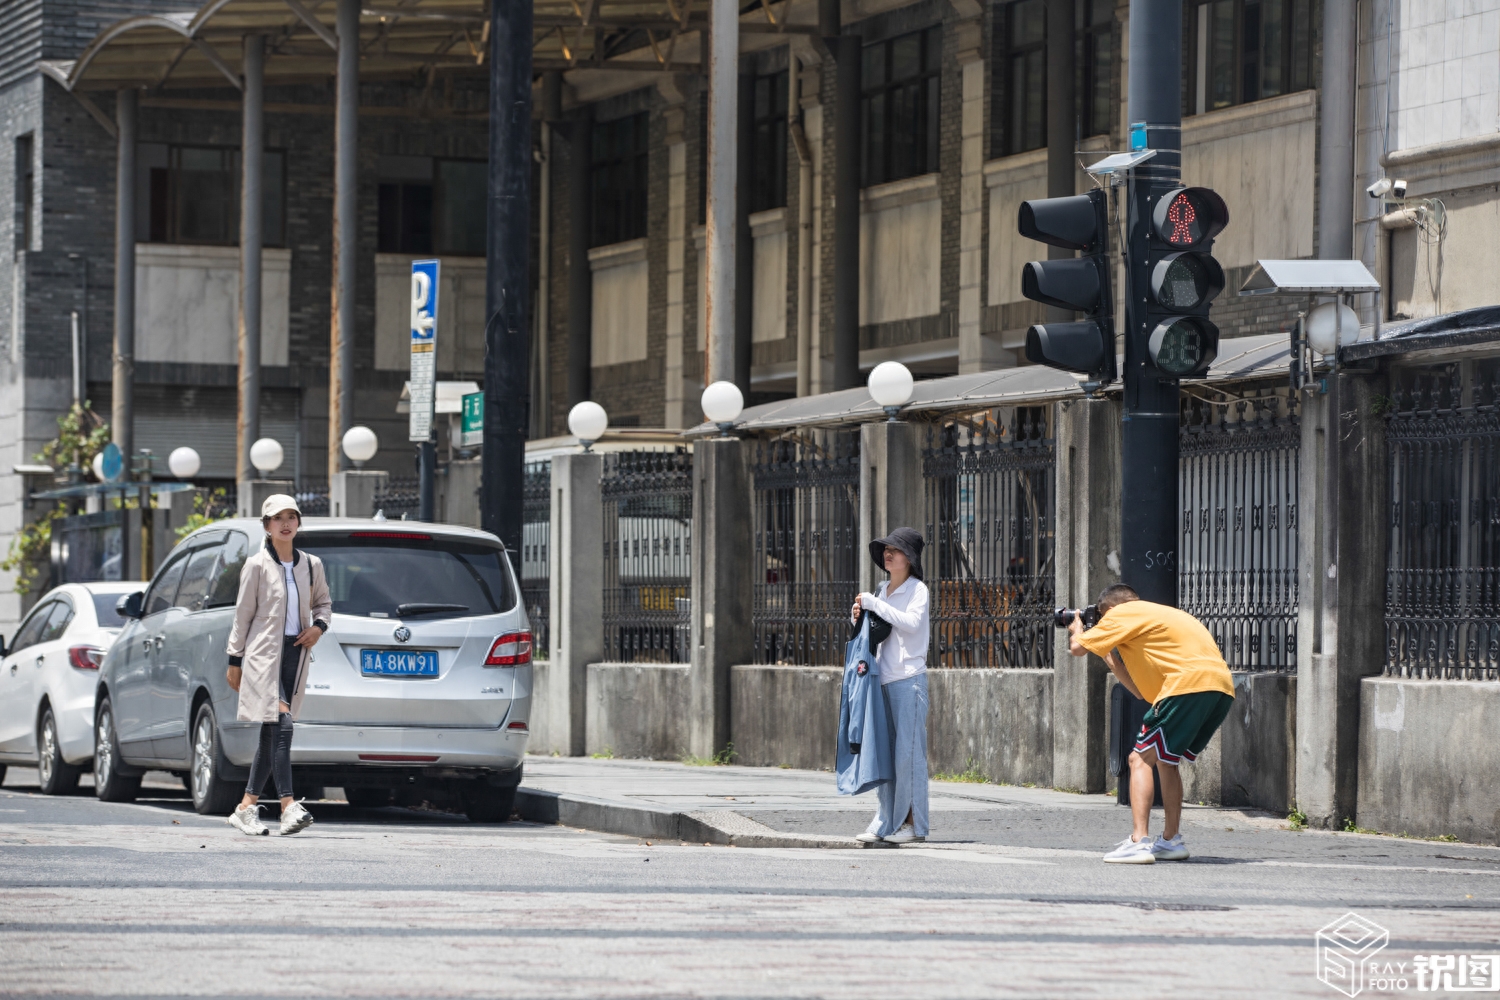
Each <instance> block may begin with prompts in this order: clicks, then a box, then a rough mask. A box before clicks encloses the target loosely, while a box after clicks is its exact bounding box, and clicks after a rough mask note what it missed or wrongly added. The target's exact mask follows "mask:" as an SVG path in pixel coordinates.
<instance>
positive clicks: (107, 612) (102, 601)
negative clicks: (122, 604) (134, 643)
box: [91, 594, 125, 628]
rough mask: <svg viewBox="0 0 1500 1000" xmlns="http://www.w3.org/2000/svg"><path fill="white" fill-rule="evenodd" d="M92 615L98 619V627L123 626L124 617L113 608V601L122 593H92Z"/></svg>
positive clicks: (121, 595)
mask: <svg viewBox="0 0 1500 1000" xmlns="http://www.w3.org/2000/svg"><path fill="white" fill-rule="evenodd" d="M91 596H92V597H93V598H94V615H95V616H96V617H97V618H98V619H99V627H100V628H124V627H125V619H123V618H121V617H120V613H119V612H118V611H116V610H115V603H116V602H117V601H119V599H120V598H122V597H124V596H125V595H124V594H93V595H91Z"/></svg>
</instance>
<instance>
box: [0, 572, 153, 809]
mask: <svg viewBox="0 0 1500 1000" xmlns="http://www.w3.org/2000/svg"><path fill="white" fill-rule="evenodd" d="M142 586H143V584H141V583H139V582H130V581H124V582H108V583H65V584H63V585H62V586H60V587H55V588H53V589H52V590H50V591H48V592H47V594H46V595H45V596H43V597H42V599H41V600H39V601H37V602H36V607H34V608H32V609H31V614H29V615H27V616H26V620H25V621H23V622H22V623H21V627H20V628H19V629H17V630H16V634H15V637H14V638H13V639H12V640H11V641H10V643H9V645H6V643H5V641H4V638H3V637H0V656H3V657H4V659H3V660H0V781H3V780H4V779H5V768H6V765H7V764H21V765H25V766H27V767H35V768H36V769H37V771H38V773H39V776H40V779H41V786H42V791H43V792H45V793H46V794H48V795H66V794H68V793H69V792H71V791H73V789H75V788H76V787H78V775H79V773H80V772H81V771H83V770H84V769H85V766H86V765H89V764H90V763H91V762H92V761H93V757H94V691H95V689H96V688H97V687H98V683H99V664H100V663H102V662H103V661H104V653H105V651H106V650H108V649H109V647H110V645H111V644H112V643H113V642H114V641H115V637H116V636H117V635H119V634H120V628H121V626H122V625H123V624H124V620H123V619H122V618H121V617H120V615H119V613H118V612H116V611H115V604H116V602H117V601H119V599H120V598H121V597H123V596H124V595H126V594H130V593H134V592H135V591H137V590H140V589H141V587H142ZM80 765H84V766H80Z"/></svg>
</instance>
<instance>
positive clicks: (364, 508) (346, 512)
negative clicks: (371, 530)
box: [328, 469, 390, 517]
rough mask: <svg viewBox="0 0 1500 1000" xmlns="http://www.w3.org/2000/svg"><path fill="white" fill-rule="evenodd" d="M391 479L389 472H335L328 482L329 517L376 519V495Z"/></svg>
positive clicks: (361, 470) (356, 470)
mask: <svg viewBox="0 0 1500 1000" xmlns="http://www.w3.org/2000/svg"><path fill="white" fill-rule="evenodd" d="M389 479H390V473H389V472H370V471H366V470H364V469H351V470H349V471H348V472H335V473H334V474H333V478H332V479H330V480H329V481H328V516H329V517H374V516H375V494H376V493H377V492H379V490H380V488H381V487H382V486H384V485H385V484H386V481H387V480H389Z"/></svg>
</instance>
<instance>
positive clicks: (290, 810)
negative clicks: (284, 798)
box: [281, 802, 313, 837]
mask: <svg viewBox="0 0 1500 1000" xmlns="http://www.w3.org/2000/svg"><path fill="white" fill-rule="evenodd" d="M312 821H313V818H312V813H310V812H308V811H307V810H306V809H305V808H304V807H303V805H302V803H301V802H293V803H292V804H291V805H289V806H287V807H286V808H285V809H283V810H281V835H282V836H283V837H290V836H291V835H292V834H294V833H301V832H302V831H303V830H306V829H307V828H308V827H310V826H312Z"/></svg>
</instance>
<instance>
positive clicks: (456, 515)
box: [438, 458, 519, 565]
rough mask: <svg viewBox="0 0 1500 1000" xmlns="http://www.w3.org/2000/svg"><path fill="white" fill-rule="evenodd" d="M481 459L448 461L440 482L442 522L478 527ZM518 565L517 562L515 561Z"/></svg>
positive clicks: (479, 525)
mask: <svg viewBox="0 0 1500 1000" xmlns="http://www.w3.org/2000/svg"><path fill="white" fill-rule="evenodd" d="M482 464H483V463H482V461H481V460H480V459H477V458H455V459H454V460H453V461H451V462H449V463H448V474H447V476H446V477H445V479H444V482H443V483H442V487H443V501H442V504H441V505H440V506H439V508H438V509H439V510H441V511H442V514H441V516H440V520H441V521H442V522H443V523H444V524H461V525H464V526H465V527H468V528H479V527H482V525H481V524H480V523H479V483H480V471H481V466H482ZM517 565H519V563H517Z"/></svg>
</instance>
